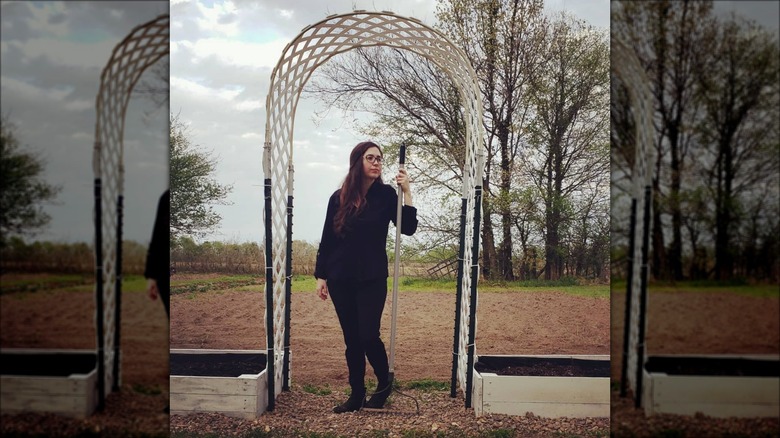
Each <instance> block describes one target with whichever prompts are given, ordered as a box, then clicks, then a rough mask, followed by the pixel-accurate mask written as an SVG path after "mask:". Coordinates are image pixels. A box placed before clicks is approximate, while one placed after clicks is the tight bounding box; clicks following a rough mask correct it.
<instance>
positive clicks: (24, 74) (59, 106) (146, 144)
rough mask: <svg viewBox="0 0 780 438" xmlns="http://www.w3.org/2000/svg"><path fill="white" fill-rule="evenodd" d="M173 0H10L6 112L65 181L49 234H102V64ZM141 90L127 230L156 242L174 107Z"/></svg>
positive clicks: (77, 237) (6, 6)
mask: <svg viewBox="0 0 780 438" xmlns="http://www.w3.org/2000/svg"><path fill="white" fill-rule="evenodd" d="M168 7H169V5H168V2H167V1H163V2H28V1H22V2H2V13H1V14H0V16H1V17H2V40H1V41H2V42H1V43H0V47H1V51H0V53H1V56H2V58H1V59H0V68H1V70H0V72H1V73H2V77H1V78H0V86H1V87H2V92H0V96H2V99H1V100H0V103H1V104H2V105H1V106H2V114H3V116H5V117H6V118H7V119H8V120H9V121H10V122H11V123H13V124H14V125H15V126H16V135H17V137H18V138H19V139H20V142H21V144H22V145H23V146H24V147H25V149H26V150H28V151H33V152H35V153H37V154H39V155H40V156H41V157H43V158H44V159H45V161H46V163H47V164H46V173H45V175H44V178H45V179H46V180H47V181H48V182H49V183H51V184H57V185H61V186H62V192H61V193H60V195H59V196H58V199H57V203H56V205H49V206H46V210H47V212H48V213H49V214H50V215H51V216H52V221H51V224H50V226H49V227H48V229H47V230H46V232H44V233H41V234H39V235H37V236H36V238H37V239H40V240H52V241H62V242H75V241H81V242H92V240H93V235H94V227H93V223H92V211H93V198H92V181H93V173H92V149H93V142H94V136H95V97H96V95H97V92H98V89H99V86H100V73H101V72H102V70H103V67H104V66H105V65H106V63H107V62H108V60H109V57H110V55H111V51H112V50H113V49H114V47H115V46H116V45H117V44H118V43H119V42H120V41H121V40H122V39H123V38H124V37H125V36H127V35H128V34H129V33H130V31H131V30H132V29H133V28H134V27H135V26H137V25H140V24H143V23H146V22H148V21H150V20H153V19H154V18H156V17H157V16H159V15H161V14H166V13H168ZM154 109H155V105H154V104H153V103H152V102H151V101H150V100H149V99H148V98H133V99H132V100H131V101H130V104H129V106H128V109H127V123H126V126H125V142H124V147H125V151H124V152H125V166H126V169H125V176H126V179H125V221H124V222H125V233H124V236H125V238H127V239H132V240H135V241H138V242H142V243H147V242H148V241H149V239H150V237H151V231H152V225H153V223H154V215H155V210H156V206H157V199H158V197H159V195H160V194H161V193H162V192H163V190H165V189H166V188H167V185H168V166H167V146H168V140H167V136H168V132H167V125H168V120H167V108H165V107H163V108H161V109H159V110H158V111H157V112H154Z"/></svg>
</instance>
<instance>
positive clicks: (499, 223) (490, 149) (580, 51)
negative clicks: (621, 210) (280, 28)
mask: <svg viewBox="0 0 780 438" xmlns="http://www.w3.org/2000/svg"><path fill="white" fill-rule="evenodd" d="M543 6H544V4H543V2H542V1H541V0H521V1H505V0H481V1H476V2H474V1H470V0H469V1H466V0H440V1H439V2H438V5H437V14H436V17H437V23H436V25H435V27H436V28H437V29H438V30H440V31H441V32H442V33H443V34H444V35H446V36H447V37H448V38H449V39H450V40H451V41H452V42H453V43H454V44H456V45H457V46H459V47H460V48H462V49H463V50H464V52H465V53H466V55H467V57H468V59H469V61H470V62H471V65H472V66H473V68H474V69H475V72H476V75H477V80H478V83H479V87H480V91H481V98H482V106H483V108H484V120H483V124H484V127H485V133H486V135H485V136H484V137H483V145H484V148H485V150H486V153H487V162H486V167H485V169H484V179H483V181H479V182H478V184H481V186H482V187H483V205H482V220H481V222H482V229H481V236H480V237H481V239H480V241H481V248H480V253H481V268H482V276H483V277H486V278H488V279H493V280H515V279H529V278H544V279H548V280H555V279H558V278H560V277H562V276H564V275H577V276H587V277H599V278H604V279H606V278H608V273H609V256H610V254H609V153H610V150H609V44H608V35H607V34H606V31H600V30H596V29H594V28H593V27H591V26H588V25H586V24H585V23H584V22H581V21H578V20H575V19H573V18H572V17H570V16H566V15H561V16H559V17H556V18H550V17H547V16H545V14H544V13H543ZM306 92H308V93H311V94H313V95H314V96H316V97H317V98H319V99H321V100H322V101H323V102H324V103H325V104H326V107H327V108H329V109H330V108H340V109H342V110H344V111H352V110H357V111H363V112H367V113H371V114H374V116H375V119H374V120H373V121H372V122H368V123H365V124H359V125H358V126H357V129H359V130H360V131H361V132H363V133H364V134H366V135H367V136H369V137H371V138H374V139H377V140H378V141H380V143H381V144H383V145H385V147H386V148H385V153H386V155H387V156H388V158H389V159H393V158H394V157H395V154H396V153H397V150H398V147H399V145H400V144H401V143H405V144H407V145H410V147H409V150H408V153H409V158H408V161H407V168H409V169H410V174H411V175H413V177H414V182H415V185H416V187H419V189H418V190H419V191H422V192H423V193H421V195H419V196H420V197H422V198H424V199H426V201H427V202H428V203H429V205H434V206H435V207H436V208H432V209H424V210H423V211H421V212H420V216H421V217H420V227H419V230H420V231H422V233H421V234H423V235H424V236H425V239H424V241H423V243H421V248H420V250H421V251H423V252H425V250H431V249H434V248H437V247H441V246H447V245H448V244H449V243H450V242H453V241H454V242H457V241H458V234H459V220H458V218H459V211H460V204H459V202H458V199H459V198H460V196H461V187H462V182H461V181H462V178H463V172H464V168H465V157H466V141H465V135H466V132H465V123H464V117H463V106H464V105H465V103H464V102H462V101H461V100H460V95H459V92H458V90H457V88H456V87H455V85H454V84H453V82H452V81H451V79H450V78H449V77H448V76H447V74H446V73H445V72H443V71H442V70H440V69H438V67H437V66H436V65H435V64H434V63H433V62H432V61H430V60H428V59H425V58H422V57H419V56H417V55H414V54H411V53H409V52H406V51H403V50H399V49H392V48H386V47H377V48H361V49H358V50H354V51H352V52H350V53H348V54H344V55H341V56H339V57H337V58H334V59H333V60H331V61H330V62H329V63H328V64H327V65H325V66H323V67H321V68H320V69H318V70H317V71H316V72H315V73H314V75H313V78H312V82H311V84H309V85H307V89H306Z"/></svg>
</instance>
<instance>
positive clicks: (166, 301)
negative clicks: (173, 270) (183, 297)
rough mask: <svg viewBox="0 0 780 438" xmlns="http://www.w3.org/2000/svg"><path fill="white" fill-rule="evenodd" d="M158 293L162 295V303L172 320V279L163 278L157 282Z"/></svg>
mask: <svg viewBox="0 0 780 438" xmlns="http://www.w3.org/2000/svg"><path fill="white" fill-rule="evenodd" d="M157 291H158V292H159V294H160V301H162V303H163V306H165V314H166V315H168V319H171V310H170V307H171V279H170V278H161V279H159V280H157Z"/></svg>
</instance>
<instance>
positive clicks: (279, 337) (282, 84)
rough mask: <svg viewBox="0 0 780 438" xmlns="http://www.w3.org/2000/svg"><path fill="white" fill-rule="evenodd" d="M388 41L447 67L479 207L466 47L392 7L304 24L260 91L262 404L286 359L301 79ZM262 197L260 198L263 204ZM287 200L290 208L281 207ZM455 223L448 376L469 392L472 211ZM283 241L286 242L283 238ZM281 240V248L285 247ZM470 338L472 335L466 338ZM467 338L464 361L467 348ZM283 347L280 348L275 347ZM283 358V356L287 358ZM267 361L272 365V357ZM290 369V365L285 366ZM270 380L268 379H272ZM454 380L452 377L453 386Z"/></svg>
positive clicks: (478, 148) (477, 138) (467, 183)
mask: <svg viewBox="0 0 780 438" xmlns="http://www.w3.org/2000/svg"><path fill="white" fill-rule="evenodd" d="M377 46H382V47H391V48H396V49H404V50H409V51H411V52H413V53H415V54H417V55H419V56H422V57H424V58H426V59H428V60H430V61H432V62H433V63H435V64H436V65H437V66H438V67H439V68H441V69H442V70H443V71H444V72H446V73H447V74H448V75H449V76H450V78H451V79H452V80H453V82H454V83H455V84H456V86H457V88H458V90H459V93H460V97H461V102H462V104H463V107H464V115H465V119H466V120H465V122H466V123H465V125H466V143H467V144H466V160H465V163H466V164H465V168H464V169H463V175H464V176H463V194H462V197H463V201H462V202H463V203H464V205H465V211H466V212H474V211H475V210H476V211H478V209H479V203H480V202H481V199H480V197H479V196H477V194H476V193H475V192H476V191H477V187H478V186H481V184H482V171H483V168H484V166H485V151H484V145H483V143H482V141H483V129H484V128H483V126H482V98H481V93H480V90H479V85H478V83H477V79H476V74H475V72H474V69H473V68H472V67H471V64H470V62H469V60H468V57H467V56H466V54H465V53H464V52H463V50H461V49H460V48H459V47H457V46H455V45H454V44H452V43H451V42H450V41H449V40H448V39H447V38H446V37H445V36H444V35H443V34H441V33H440V32H439V31H437V30H435V29H433V28H431V27H428V26H426V25H425V24H423V23H422V22H421V21H420V20H417V19H415V18H409V17H403V16H400V15H396V14H394V13H392V12H387V11H383V12H366V11H362V10H356V11H353V12H351V13H346V14H333V15H330V16H328V17H326V18H325V19H323V20H321V21H319V22H317V23H314V24H312V25H310V26H307V27H306V28H304V29H303V30H302V31H301V32H300V33H299V34H298V36H297V37H295V39H293V41H291V42H290V43H289V44H288V45H287V46H286V47H285V49H284V51H283V53H282V55H281V57H280V58H279V61H278V63H277V64H276V67H275V68H274V70H273V73H272V75H271V85H270V87H269V92H268V96H267V98H266V130H265V146H264V153H263V172H264V175H265V179H266V181H267V182H268V184H269V185H268V186H267V189H266V190H267V192H266V193H268V191H270V196H271V202H270V205H271V206H270V209H269V208H268V207H266V210H265V213H266V214H265V215H264V220H265V221H266V226H265V229H266V245H267V248H266V251H267V257H266V269H267V272H266V278H267V281H268V283H267V285H266V294H267V298H266V301H267V303H268V307H267V309H266V321H269V322H267V324H268V327H269V334H268V346H267V349H268V351H269V352H274V353H273V354H269V357H268V365H267V370H268V379H269V384H268V401H269V403H268V406H269V410H272V409H273V402H272V400H273V399H274V398H275V397H276V395H277V394H278V393H279V392H280V391H281V388H282V387H283V385H284V383H283V380H286V379H288V378H289V375H288V374H286V372H285V371H283V370H285V366H284V363H285V358H289V351H288V350H289V347H288V345H289V344H287V342H286V339H289V337H288V336H289V334H288V333H287V332H288V331H289V315H290V309H289V307H290V303H289V300H287V299H285V291H286V290H288V288H289V287H290V282H291V281H292V275H291V273H292V271H291V268H289V267H288V266H289V265H290V264H291V254H290V251H289V250H288V251H285V249H286V248H289V247H290V245H291V241H292V233H291V223H292V221H291V217H292V216H291V215H292V202H291V200H292V196H293V171H292V168H291V167H290V165H291V163H292V159H293V130H294V124H295V111H296V107H297V103H298V99H299V98H300V94H301V92H302V90H303V87H304V85H305V84H306V82H307V81H308V80H309V78H310V77H311V74H312V73H313V72H314V70H316V69H317V68H318V67H319V66H320V65H322V64H323V63H325V62H326V61H328V60H329V59H330V58H332V57H334V56H337V55H339V54H341V53H345V52H348V51H350V50H353V49H356V48H359V47H377ZM267 203H268V201H266V205H268V204H267ZM288 206H289V211H288ZM465 216H466V220H465V221H461V222H462V224H461V225H462V228H461V229H462V231H461V233H462V237H461V241H462V249H461V253H462V254H464V256H463V257H462V259H461V260H460V263H461V266H460V267H459V272H460V273H461V274H459V288H458V296H459V298H458V300H459V306H460V307H459V309H458V312H459V316H458V317H456V319H458V318H459V320H460V321H459V324H456V332H455V337H456V340H455V341H454V342H453V344H456V345H454V347H455V348H454V349H453V350H454V351H453V356H454V358H453V361H454V363H453V370H454V371H453V375H454V377H453V382H455V381H457V384H458V386H459V387H460V388H461V390H463V391H464V393H466V394H467V395H469V397H470V393H471V388H470V380H469V378H468V375H470V374H471V373H472V370H471V369H467V368H468V367H472V368H473V359H474V357H476V349H475V348H474V345H473V339H474V335H475V331H476V321H475V318H476V314H475V310H476V293H477V284H476V283H477V275H478V271H479V270H478V269H473V268H472V263H471V262H472V260H474V262H473V263H476V258H474V257H473V255H474V254H477V255H478V253H479V250H478V242H479V217H476V218H475V215H474V214H466V215H465ZM285 240H286V242H285ZM285 243H286V244H287V247H285ZM469 339H471V341H469ZM469 343H471V360H469V359H468V353H467V351H466V348H467V344H469ZM280 352H284V354H280ZM287 360H289V359H287ZM272 362H273V364H272ZM287 370H289V368H287ZM270 380H274V382H273V383H271V382H270ZM454 386H455V383H453V392H455V390H454Z"/></svg>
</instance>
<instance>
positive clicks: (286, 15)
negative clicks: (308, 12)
mask: <svg viewBox="0 0 780 438" xmlns="http://www.w3.org/2000/svg"><path fill="white" fill-rule="evenodd" d="M279 15H281V16H282V17H284V18H292V17H293V15H295V11H293V10H292V9H279Z"/></svg>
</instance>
